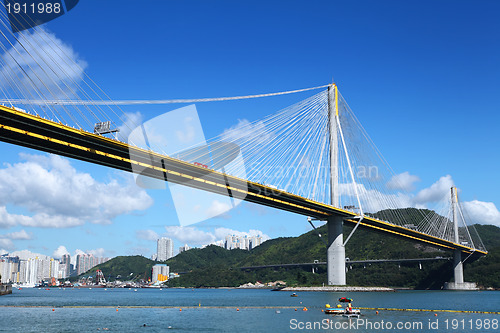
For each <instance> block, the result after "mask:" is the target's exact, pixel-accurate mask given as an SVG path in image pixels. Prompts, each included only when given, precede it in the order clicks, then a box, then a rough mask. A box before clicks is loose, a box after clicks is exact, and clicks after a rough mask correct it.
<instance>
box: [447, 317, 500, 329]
mask: <svg viewBox="0 0 500 333" xmlns="http://www.w3.org/2000/svg"><path fill="white" fill-rule="evenodd" d="M444 323H445V326H446V329H447V330H449V329H451V330H458V329H460V330H465V329H468V330H497V329H498V327H499V326H498V319H476V320H474V319H469V320H465V319H462V320H458V319H452V320H449V319H446V320H445V321H444Z"/></svg>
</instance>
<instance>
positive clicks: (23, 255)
mask: <svg viewBox="0 0 500 333" xmlns="http://www.w3.org/2000/svg"><path fill="white" fill-rule="evenodd" d="M10 256H11V257H19V259H22V260H27V259H34V258H36V257H38V258H39V259H45V260H48V259H50V257H49V256H46V255H44V254H41V253H34V252H31V251H28V250H21V251H14V252H11V253H10Z"/></svg>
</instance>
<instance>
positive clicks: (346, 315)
mask: <svg viewBox="0 0 500 333" xmlns="http://www.w3.org/2000/svg"><path fill="white" fill-rule="evenodd" d="M353 310H354V309H353ZM359 315H360V314H359V313H344V314H343V315H342V317H347V318H359Z"/></svg>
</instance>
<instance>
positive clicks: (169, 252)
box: [156, 237, 174, 261]
mask: <svg viewBox="0 0 500 333" xmlns="http://www.w3.org/2000/svg"><path fill="white" fill-rule="evenodd" d="M173 256H174V242H173V241H172V240H171V239H170V238H167V237H162V238H160V239H158V242H157V250H156V260H158V261H165V260H168V259H170V258H172V257H173Z"/></svg>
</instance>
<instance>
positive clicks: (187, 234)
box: [165, 226, 215, 245]
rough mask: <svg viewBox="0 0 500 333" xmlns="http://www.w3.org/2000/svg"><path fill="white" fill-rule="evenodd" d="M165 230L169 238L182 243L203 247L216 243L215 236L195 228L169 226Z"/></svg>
mask: <svg viewBox="0 0 500 333" xmlns="http://www.w3.org/2000/svg"><path fill="white" fill-rule="evenodd" d="M165 230H166V231H167V236H168V237H170V238H175V239H177V240H178V241H180V242H181V243H188V244H192V245H202V244H207V243H212V242H213V241H215V236H214V235H213V234H212V233H209V232H205V231H202V230H199V229H197V228H195V227H181V226H167V227H165Z"/></svg>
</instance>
